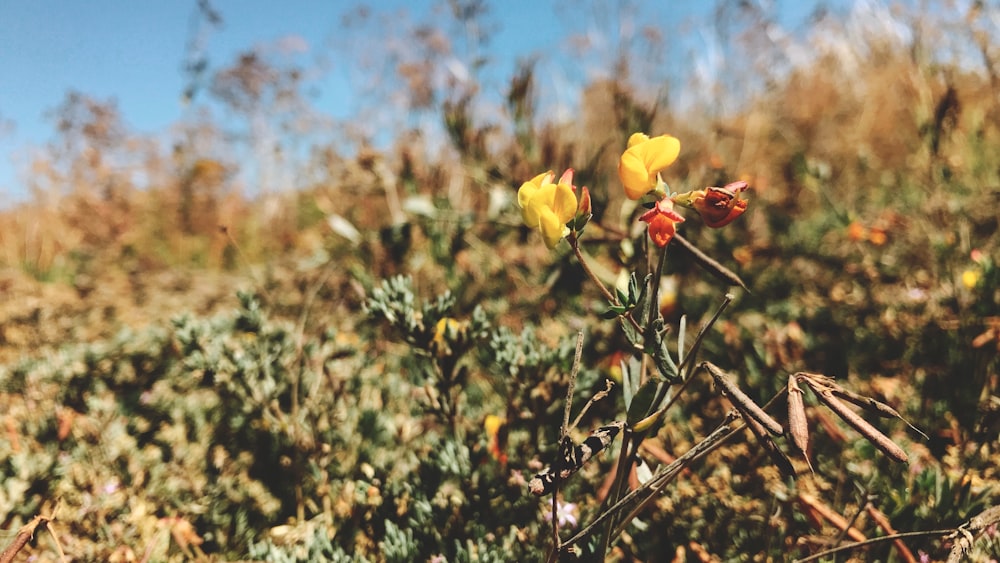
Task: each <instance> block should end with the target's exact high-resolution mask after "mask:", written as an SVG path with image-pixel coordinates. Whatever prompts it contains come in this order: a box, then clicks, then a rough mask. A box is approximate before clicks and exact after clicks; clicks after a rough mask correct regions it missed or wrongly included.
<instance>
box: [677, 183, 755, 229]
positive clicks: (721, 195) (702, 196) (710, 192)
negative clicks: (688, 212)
mask: <svg viewBox="0 0 1000 563" xmlns="http://www.w3.org/2000/svg"><path fill="white" fill-rule="evenodd" d="M748 187H749V185H748V184H747V183H746V182H742V181H740V182H731V183H729V184H726V185H725V186H724V187H721V188H716V187H710V188H705V189H703V190H695V191H693V192H688V193H686V194H682V195H679V196H677V197H676V198H675V199H676V200H677V203H678V204H680V205H684V206H686V207H691V208H694V209H695V210H696V211H697V212H698V214H699V215H701V218H702V219H703V220H704V221H705V224H706V225H708V226H709V227H712V228H713V229H717V228H719V227H725V226H726V225H728V224H729V223H732V222H733V220H734V219H736V218H737V217H739V216H740V215H743V212H744V211H746V210H747V200H745V199H740V193H741V192H743V191H744V190H746V189H747V188H748Z"/></svg>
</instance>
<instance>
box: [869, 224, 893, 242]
mask: <svg viewBox="0 0 1000 563" xmlns="http://www.w3.org/2000/svg"><path fill="white" fill-rule="evenodd" d="M888 240H889V237H888V236H887V235H886V234H885V229H880V228H878V227H872V228H871V231H869V233H868V242H870V243H872V244H874V245H875V246H882V245H883V244H885V243H886V241H888Z"/></svg>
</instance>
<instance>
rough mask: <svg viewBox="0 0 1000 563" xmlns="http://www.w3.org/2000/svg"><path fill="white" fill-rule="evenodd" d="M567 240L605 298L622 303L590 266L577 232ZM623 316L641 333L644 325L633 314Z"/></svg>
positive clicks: (614, 302)
mask: <svg viewBox="0 0 1000 563" xmlns="http://www.w3.org/2000/svg"><path fill="white" fill-rule="evenodd" d="M566 240H567V241H569V245H570V247H571V248H572V249H573V254H575V255H576V260H577V262H579V263H580V267H581V268H583V273H585V274H587V277H588V278H590V281H592V282H594V284H595V285H596V286H597V288H598V289H600V290H601V294H602V295H604V298H605V299H607V301H608V303H610V304H612V305H621V303H619V302H618V298H617V297H615V296H614V295H612V294H611V291H610V290H609V289H608V288H607V286H605V285H604V282H602V281H601V278H599V277H597V274H595V273H594V271H593V270H592V269H591V268H590V265H589V264H587V259H586V257H585V256H584V255H583V251H582V250H581V249H580V239H579V238H577V236H576V233H570V234H569V236H568V237H566ZM623 317H624V318H625V319H628V321H629V322H630V323H632V326H633V327H635V329H636V330H637V331H639V332H640V333H641V332H642V327H640V326H639V323H638V322H636V320H635V319H634V318H632V315H630V314H629V315H623Z"/></svg>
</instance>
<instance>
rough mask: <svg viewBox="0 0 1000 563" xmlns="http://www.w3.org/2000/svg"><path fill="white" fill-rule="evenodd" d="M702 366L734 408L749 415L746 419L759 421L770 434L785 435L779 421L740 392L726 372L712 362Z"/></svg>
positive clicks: (704, 363) (703, 363)
mask: <svg viewBox="0 0 1000 563" xmlns="http://www.w3.org/2000/svg"><path fill="white" fill-rule="evenodd" d="M701 365H702V367H704V368H705V369H707V370H708V373H710V374H712V378H713V379H715V382H716V384H718V386H719V387H721V388H722V391H723V392H724V393H725V394H726V396H727V397H729V400H730V401H732V403H733V406H735V407H736V408H737V410H739V411H740V414H747V415H749V416H748V417H746V416H745V417H744V418H753V419H755V420H757V421H758V422H760V423H761V424H762V425H763V426H764V428H767V431H768V432H770V433H771V434H773V435H775V436H781V435H782V434H784V432H785V430H784V428H782V427H781V425H780V424H778V421H777V420H774V418H772V417H771V415H769V414H767V413H766V412H764V409H762V408H760V406H758V405H757V403H755V402H754V401H753V399H751V398H750V397H749V396H747V394H746V393H744V392H743V391H742V390H740V388H739V387H737V386H736V384H735V383H733V381H732V379H730V377H729V375H728V374H726V372H724V371H722V370H721V369H719V368H718V366H716V365H715V364H713V363H712V362H702V363H701Z"/></svg>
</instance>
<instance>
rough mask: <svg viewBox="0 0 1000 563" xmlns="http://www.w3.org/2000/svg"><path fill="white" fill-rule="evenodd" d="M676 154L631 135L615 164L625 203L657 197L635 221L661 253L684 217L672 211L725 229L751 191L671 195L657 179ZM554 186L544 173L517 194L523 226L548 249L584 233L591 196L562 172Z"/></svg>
mask: <svg viewBox="0 0 1000 563" xmlns="http://www.w3.org/2000/svg"><path fill="white" fill-rule="evenodd" d="M680 151H681V142H680V141H679V140H678V139H676V138H675V137H671V136H670V135H660V136H658V137H650V136H648V135H646V134H645V133H635V134H633V135H632V136H631V137H630V138H629V140H628V148H627V149H626V150H625V152H624V153H623V154H622V156H621V159H620V160H619V161H618V177H619V178H620V179H621V182H622V186H623V187H624V188H625V195H626V196H627V197H628V198H629V199H632V200H638V199H640V198H643V197H645V196H647V195H649V194H653V195H654V196H655V197H656V201H655V202H653V203H652V205H651V206H650V209H649V210H648V211H646V212H645V213H643V214H642V215H641V216H640V217H639V220H640V221H643V222H644V223H646V224H648V225H649V227H648V230H649V237H650V239H652V241H653V243H654V244H656V245H657V246H659V247H661V248H662V247H665V246H666V245H667V244H669V243H670V241H671V239H673V238H674V235H675V234H676V233H677V224H678V223H683V222H684V217H683V216H682V215H680V214H679V213H678V212H677V211H676V210H675V209H674V206H675V205H679V206H682V207H688V208H691V209H694V210H695V211H697V212H698V214H699V215H700V216H701V218H702V220H703V221H704V222H705V224H706V225H708V226H709V227H712V228H719V227H724V226H726V225H728V224H729V223H731V222H733V220H735V219H736V218H737V217H739V216H740V215H742V214H743V212H744V211H746V209H747V200H745V199H742V198H741V197H740V194H742V193H743V192H744V191H745V190H747V189H748V188H749V185H748V184H747V183H746V182H742V181H741V182H732V183H730V184H727V185H725V186H723V187H721V188H719V187H714V186H712V187H707V188H705V189H702V190H694V191H690V192H686V193H682V194H672V193H670V190H669V189H668V188H667V185H666V183H664V182H663V179H662V178H661V177H660V173H661V172H663V171H664V170H666V169H667V168H668V167H669V166H670V165H671V164H673V163H674V161H676V160H677V157H678V155H680ZM553 180H555V174H553V173H552V171H548V172H544V173H542V174H539V175H538V176H535V177H534V178H532V179H531V180H529V181H527V182H525V183H524V184H522V185H521V188H520V189H519V190H518V192H517V202H518V204H519V205H520V206H521V214H522V217H523V218H524V222H525V224H526V225H528V226H529V227H532V228H535V229H538V230H539V232H540V233H541V234H542V239H543V240H544V241H545V245H546V246H548V247H549V248H554V247H555V246H556V244H558V243H559V241H560V240H562V239H563V238H565V237H566V236H568V235H569V234H570V233H571V232H573V231H576V230H579V229H580V228H582V226H583V225H584V224H586V221H587V220H588V219H589V218H590V213H591V210H590V192H589V191H587V188H586V187H584V188H582V189H581V190H579V192H578V190H577V188H576V186H574V185H573V170H572V169H569V170H566V172H564V173H563V175H562V176H561V177H560V178H559V180H558V182H554V181H553ZM578 193H579V198H578V197H577V194H578Z"/></svg>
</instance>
